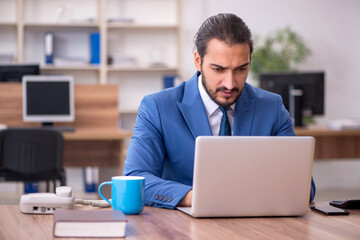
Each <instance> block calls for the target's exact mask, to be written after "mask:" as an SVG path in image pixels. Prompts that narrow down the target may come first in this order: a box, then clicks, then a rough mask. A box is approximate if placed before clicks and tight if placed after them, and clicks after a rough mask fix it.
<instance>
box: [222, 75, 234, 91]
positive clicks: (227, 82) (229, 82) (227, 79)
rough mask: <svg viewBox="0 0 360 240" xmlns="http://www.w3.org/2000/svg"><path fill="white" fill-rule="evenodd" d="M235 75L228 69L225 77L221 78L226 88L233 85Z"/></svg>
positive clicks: (231, 87)
mask: <svg viewBox="0 0 360 240" xmlns="http://www.w3.org/2000/svg"><path fill="white" fill-rule="evenodd" d="M235 83H236V81H235V76H234V73H233V72H232V71H229V72H228V73H227V74H226V75H225V78H224V79H223V82H222V85H223V86H224V87H226V88H227V89H229V90H231V89H233V88H234V87H235V85H236V84H235Z"/></svg>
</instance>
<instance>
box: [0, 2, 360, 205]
mask: <svg viewBox="0 0 360 240" xmlns="http://www.w3.org/2000/svg"><path fill="white" fill-rule="evenodd" d="M84 1H87V0H77V1H74V3H73V4H74V6H75V7H79V6H81V8H82V11H81V12H82V13H81V14H80V15H79V16H78V17H82V18H84V17H91V16H94V15H96V11H97V10H96V8H94V4H89V5H86V7H88V9H87V11H85V9H84V5H83V4H82V3H83V2H84ZM89 1H90V2H94V1H91V0H89ZM6 2H7V1H6V0H0V4H1V5H0V6H10V8H13V5H7V3H6ZM29 2H32V3H34V4H38V6H42V0H31V1H30V0H29ZM110 2H115V1H110ZM125 2H126V1H125ZM137 2H138V3H139V6H138V8H137V9H138V11H139V15H141V14H146V12H147V11H149V5H148V4H146V0H143V1H139V0H138V1H137ZM153 2H154V3H155V4H154V6H156V8H157V9H156V11H159V12H162V13H163V19H165V20H166V19H167V20H169V21H176V17H174V16H173V14H171V11H168V9H169V8H171V9H172V8H173V6H172V5H171V4H170V6H169V5H168V4H163V3H164V2H167V1H165V0H153ZM170 2H171V1H170ZM180 2H181V9H180V10H179V11H177V10H174V12H173V13H176V12H178V13H179V15H180V16H178V17H179V18H178V19H179V20H180V22H179V35H178V36H177V38H178V46H176V45H174V44H172V43H171V41H166V39H169V40H173V38H174V36H172V35H170V34H168V33H160V34H159V36H160V37H158V38H157V37H154V38H152V39H151V41H153V42H156V41H158V40H159V39H162V40H161V41H160V40H159V42H160V43H162V44H165V49H175V48H178V55H179V56H177V57H178V59H179V64H178V72H179V73H180V77H181V80H182V81H184V80H187V79H188V78H189V77H191V76H192V75H193V73H194V71H195V68H194V65H193V37H194V34H195V33H196V31H197V30H198V28H199V26H200V25H201V23H202V22H203V21H204V20H205V19H206V18H207V17H209V16H211V15H214V14H217V13H219V12H232V13H235V14H237V15H239V16H240V17H242V18H243V20H244V21H245V22H246V23H247V24H248V26H249V27H250V29H251V30H252V32H253V34H254V35H258V36H260V37H264V36H266V35H267V34H269V33H270V32H272V31H274V30H277V29H280V28H284V27H286V26H290V27H291V28H292V29H293V30H294V31H296V32H297V33H298V34H300V35H301V36H302V37H303V39H304V41H305V43H306V44H307V46H308V47H309V48H310V50H311V52H312V54H311V55H310V56H309V57H308V58H307V59H306V61H304V62H303V63H302V64H300V65H299V66H298V70H301V71H325V74H326V75H325V77H326V88H325V115H324V116H320V117H317V118H316V121H317V123H318V124H326V123H327V122H328V121H330V120H334V119H344V118H352V117H354V118H360V107H359V103H360V95H359V94H358V92H359V90H360V81H358V77H359V76H360V69H359V67H358V66H360V47H358V43H359V42H360V29H359V27H358V26H360V14H359V12H360V2H359V1H358V0H343V1H339V0H316V1H311V0H301V1H300V0H293V1H286V0H273V1H267V0H253V1H244V0H239V1H235V0H222V1H216V0H180ZM62 3H64V4H67V1H65V0H63V1H61V0H56V1H54V5H58V4H62ZM159 3H160V4H159ZM141 4H143V5H141ZM161 8H163V9H161ZM150 10H154V11H155V9H151V8H150ZM11 11H15V9H10V10H9V9H6V8H0V16H1V20H3V21H6V20H7V18H13V15H12V14H11ZM41 11H42V12H48V13H47V15H46V14H45V15H44V16H45V17H46V16H49V17H51V16H50V15H49V14H50V12H49V11H48V9H41ZM110 14H114V15H115V13H110ZM28 17H30V18H31V17H33V16H31V13H30V16H28ZM4 31H5V32H11V31H12V30H9V29H8V28H7V27H4ZM34 31H35V32H36V31H37V30H36V29H35V30H34ZM171 31H172V30H171ZM174 31H177V30H176V29H175V30H174ZM27 34H28V35H27V37H28V39H29V41H27V42H26V44H28V46H26V45H25V48H26V50H25V56H35V58H41V55H42V49H41V47H39V46H38V47H35V48H32V47H31V46H32V45H33V44H34V43H35V42H36V41H39V40H41V39H39V38H37V37H35V35H32V34H31V33H27ZM66 34H68V35H72V36H71V38H72V39H73V41H74V42H75V44H74V45H72V47H70V48H65V49H66V52H67V53H68V56H69V55H70V56H77V57H78V56H80V57H84V58H86V57H88V56H87V55H86V52H87V51H86V50H85V48H86V47H87V46H84V45H83V44H82V43H83V41H87V39H84V36H81V35H79V34H78V33H77V32H76V31H70V32H68V33H66ZM66 34H65V35H66ZM143 36H147V35H146V34H144V35H142V34H140V36H139V37H138V39H137V40H136V39H135V41H134V44H139V45H140V44H145V45H146V44H148V42H149V41H144V40H143V39H144V38H142V37H143ZM66 37H67V36H65V39H66ZM164 39H165V41H164ZM117 40H119V39H116V38H115V39H113V43H112V45H111V44H110V47H113V46H115V45H116V44H117ZM0 42H1V44H0V52H7V51H9V49H10V51H15V46H16V45H14V44H13V43H14V42H16V37H15V35H14V34H0ZM165 42H170V43H165ZM122 43H124V42H119V44H122ZM58 47H59V48H61V47H62V46H61V43H60V46H59V45H58ZM133 48H136V47H134V46H133ZM138 50H139V51H141V50H142V49H141V48H139V49H138ZM169 51H172V50H169ZM173 51H175V50H173ZM78 53H80V54H78ZM83 53H84V54H83ZM145 55H146V56H145ZM149 55H151V53H150V54H149V53H146V54H144V59H146V58H150V57H151V56H149ZM160 55H161V52H160ZM173 55H174V54H172V53H168V54H163V57H164V58H165V59H167V61H168V62H170V65H171V66H172V65H175V62H176V59H174V58H172V57H171V56H173ZM169 56H170V57H169ZM175 58H176V57H175ZM140 61H145V60H140ZM63 73H64V74H72V75H74V76H75V79H76V83H97V80H96V78H97V76H96V74H93V73H90V72H79V71H76V72H75V73H74V72H66V71H63ZM119 75H121V76H120V78H122V79H124V80H123V81H121V82H120V81H118V80H116V79H117V78H119ZM159 75H161V74H160V73H150V74H149V73H148V72H141V73H138V74H135V73H131V72H130V73H113V74H109V79H108V81H107V82H108V83H111V84H113V83H115V84H118V85H119V98H120V99H119V108H120V109H119V110H120V113H122V114H121V116H122V117H121V119H120V120H121V121H120V122H119V125H120V126H122V127H125V128H129V129H131V128H132V126H133V124H134V117H135V115H136V114H135V112H134V109H136V106H137V105H138V104H139V102H140V100H141V97H142V96H143V95H145V94H149V93H152V92H154V91H157V90H160V89H161V88H162V82H161V80H155V81H152V77H154V76H156V77H158V76H159ZM127 78H131V79H132V80H131V81H130V80H126V79H127ZM134 80H135V81H136V84H134ZM249 81H250V82H251V83H253V84H256V82H255V81H254V80H253V79H251V78H250V79H249ZM358 160H359V159H357V160H350V159H349V160H341V161H339V160H336V159H334V160H330V161H316V162H315V164H314V174H313V175H314V178H315V181H316V183H317V186H318V189H319V190H320V193H321V190H322V189H324V190H326V189H333V192H332V193H334V192H335V193H336V192H338V193H341V191H342V190H349V191H347V193H346V194H351V195H352V196H354V195H357V196H358V197H359V196H360V185H359V182H360V161H358ZM105 171H107V175H110V176H111V175H112V170H111V169H107V170H105ZM67 172H68V176H69V185H73V187H74V188H75V189H81V188H82V187H81V181H82V174H81V170H79V169H67ZM1 188H2V191H8V190H9V189H10V190H11V189H12V188H13V186H10V185H6V186H4V185H2V187H1ZM335 193H334V194H335ZM347 197H351V196H344V198H347Z"/></svg>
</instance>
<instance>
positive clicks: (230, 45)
mask: <svg viewBox="0 0 360 240" xmlns="http://www.w3.org/2000/svg"><path fill="white" fill-rule="evenodd" d="M213 39H217V40H219V41H221V42H223V43H225V44H226V45H228V46H229V47H232V46H234V45H237V44H243V43H247V45H248V46H249V52H250V63H251V56H252V52H251V47H250V43H249V42H247V41H244V42H238V43H231V42H229V41H224V40H222V39H220V38H217V37H212V38H210V39H209V40H208V41H207V42H206V44H205V49H204V55H203V56H201V55H200V53H199V51H198V49H196V51H197V52H198V54H199V56H200V60H201V62H202V61H203V58H204V56H205V55H206V53H207V49H208V44H209V42H210V41H211V40H213Z"/></svg>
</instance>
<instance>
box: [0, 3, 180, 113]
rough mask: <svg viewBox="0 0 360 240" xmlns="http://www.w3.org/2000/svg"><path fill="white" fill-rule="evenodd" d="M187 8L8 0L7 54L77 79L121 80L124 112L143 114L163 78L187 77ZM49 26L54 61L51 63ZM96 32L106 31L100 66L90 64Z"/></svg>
mask: <svg viewBox="0 0 360 240" xmlns="http://www.w3.org/2000/svg"><path fill="white" fill-rule="evenodd" d="M180 8H181V0H52V1H48V0H0V40H1V42H4V43H5V44H4V45H3V46H0V54H5V55H6V54H7V55H9V54H10V55H13V61H14V62H17V63H39V64H40V69H41V73H42V74H70V75H73V76H74V78H75V83H94V84H100V85H104V84H118V85H119V96H120V98H119V99H120V100H119V112H122V113H125V114H126V113H135V112H136V108H137V106H138V104H140V100H141V99H142V97H143V96H144V95H146V94H150V93H152V92H155V91H159V90H161V89H162V78H163V76H165V75H177V74H179V63H180V57H181V56H180V46H179V39H180V22H181V21H180V15H181V14H180ZM47 31H51V32H53V33H54V38H55V40H54V42H55V48H54V58H58V59H57V60H58V61H55V63H54V64H52V65H47V64H45V63H44V62H45V61H44V50H43V41H44V40H43V38H44V33H45V32H47ZM92 32H99V33H100V42H101V44H100V51H101V61H100V64H89V63H88V62H89V59H90V56H89V55H90V50H89V49H90V44H89V36H90V34H91V33H92ZM109 59H111V60H112V64H108V63H109ZM121 96H122V97H121Z"/></svg>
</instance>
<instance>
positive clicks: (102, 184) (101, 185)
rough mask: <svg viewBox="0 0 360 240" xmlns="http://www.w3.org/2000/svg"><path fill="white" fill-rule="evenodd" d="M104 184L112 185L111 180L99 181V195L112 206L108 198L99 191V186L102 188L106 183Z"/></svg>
mask: <svg viewBox="0 0 360 240" xmlns="http://www.w3.org/2000/svg"><path fill="white" fill-rule="evenodd" d="M106 184H109V185H112V182H103V183H101V184H100V186H99V194H100V197H102V199H104V200H105V201H107V202H108V203H110V204H111V206H112V202H110V201H109V199H107V198H106V197H104V195H102V193H101V188H102V187H103V186H104V185H106Z"/></svg>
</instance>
